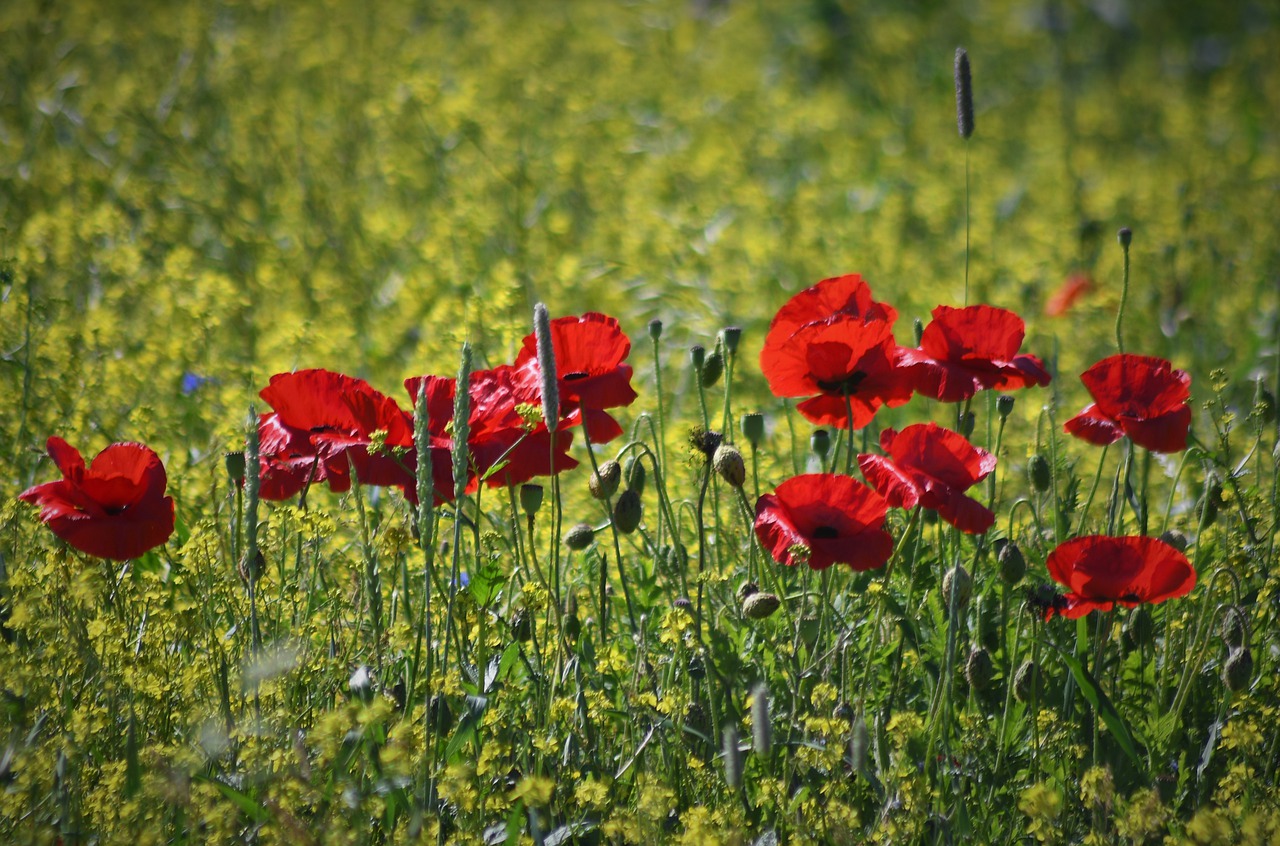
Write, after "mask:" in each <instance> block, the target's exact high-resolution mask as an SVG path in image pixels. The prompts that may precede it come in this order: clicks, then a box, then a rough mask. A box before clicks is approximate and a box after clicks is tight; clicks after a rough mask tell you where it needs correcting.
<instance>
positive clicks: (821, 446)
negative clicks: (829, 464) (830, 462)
mask: <svg viewBox="0 0 1280 846" xmlns="http://www.w3.org/2000/svg"><path fill="white" fill-rule="evenodd" d="M809 448H810V449H812V450H813V454H814V455H816V456H818V458H821V459H822V460H823V461H826V460H827V453H829V452H831V433H830V432H828V431H827V430H826V429H814V430H813V434H812V435H810V436H809Z"/></svg>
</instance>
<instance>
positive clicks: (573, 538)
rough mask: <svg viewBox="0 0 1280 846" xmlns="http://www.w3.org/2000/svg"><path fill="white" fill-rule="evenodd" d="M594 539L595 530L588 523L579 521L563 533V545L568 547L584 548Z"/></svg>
mask: <svg viewBox="0 0 1280 846" xmlns="http://www.w3.org/2000/svg"><path fill="white" fill-rule="evenodd" d="M595 539H596V530H595V529H593V528H591V524H590V523H579V524H578V525H576V526H573V527H572V528H570V529H569V531H567V532H565V534H564V545H565V546H567V547H569V548H570V549H586V548H587V547H589V546H591V542H592V541H593V540H595Z"/></svg>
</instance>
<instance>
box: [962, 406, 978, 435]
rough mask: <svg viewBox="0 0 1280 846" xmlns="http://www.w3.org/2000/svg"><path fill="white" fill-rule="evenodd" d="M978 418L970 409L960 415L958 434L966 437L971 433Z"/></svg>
mask: <svg viewBox="0 0 1280 846" xmlns="http://www.w3.org/2000/svg"><path fill="white" fill-rule="evenodd" d="M977 422H978V418H977V417H976V416H975V415H974V413H973V412H972V411H966V412H965V413H964V414H962V415H961V416H960V434H961V435H964V436H965V437H966V438H968V437H970V436H971V435H972V434H973V427H974V426H975V425H976V424H977Z"/></svg>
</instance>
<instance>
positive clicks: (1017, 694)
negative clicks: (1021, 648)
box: [1013, 659, 1043, 705]
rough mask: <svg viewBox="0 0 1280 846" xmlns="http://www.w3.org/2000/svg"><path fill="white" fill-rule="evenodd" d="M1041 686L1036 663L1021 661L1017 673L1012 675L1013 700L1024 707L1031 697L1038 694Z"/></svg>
mask: <svg viewBox="0 0 1280 846" xmlns="http://www.w3.org/2000/svg"><path fill="white" fill-rule="evenodd" d="M1042 684H1043V682H1042V680H1041V678H1040V668H1039V667H1038V666H1036V662H1035V661H1032V660H1030V659H1028V660H1026V661H1023V662H1022V666H1021V667H1019V668H1018V672H1016V673H1014V675H1013V698H1014V699H1017V700H1018V701H1019V702H1021V703H1022V704H1024V705H1025V704H1026V703H1028V702H1030V701H1031V697H1032V696H1033V695H1037V694H1038V693H1039V692H1040V689H1041V687H1042Z"/></svg>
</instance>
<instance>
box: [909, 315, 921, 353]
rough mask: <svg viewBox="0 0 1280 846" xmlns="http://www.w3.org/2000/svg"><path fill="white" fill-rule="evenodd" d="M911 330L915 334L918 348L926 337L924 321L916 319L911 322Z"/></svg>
mask: <svg viewBox="0 0 1280 846" xmlns="http://www.w3.org/2000/svg"><path fill="white" fill-rule="evenodd" d="M911 330H912V332H914V333H915V337H916V346H917V347H918V346H920V339H921V338H923V337H924V321H923V320H921V319H920V318H918V317H917V318H916V319H915V320H913V321H912V322H911Z"/></svg>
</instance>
